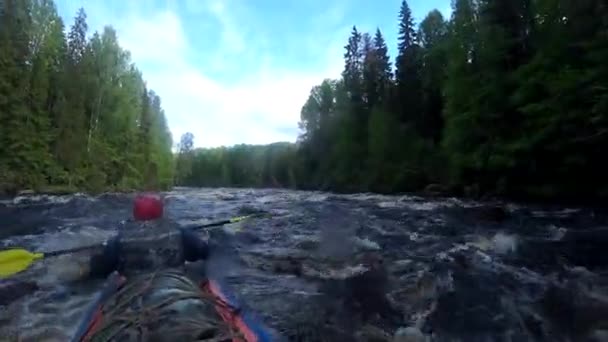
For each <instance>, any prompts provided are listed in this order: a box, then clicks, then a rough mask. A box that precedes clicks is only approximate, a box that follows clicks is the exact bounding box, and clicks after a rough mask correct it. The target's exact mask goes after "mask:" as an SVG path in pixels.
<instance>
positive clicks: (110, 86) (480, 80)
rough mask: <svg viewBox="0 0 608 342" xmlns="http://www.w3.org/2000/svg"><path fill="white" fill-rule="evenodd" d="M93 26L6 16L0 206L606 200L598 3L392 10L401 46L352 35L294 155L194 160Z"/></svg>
mask: <svg viewBox="0 0 608 342" xmlns="http://www.w3.org/2000/svg"><path fill="white" fill-rule="evenodd" d="M86 19H87V18H86V14H85V12H84V10H82V9H81V10H80V11H78V13H76V16H75V19H74V22H73V23H71V24H70V26H69V27H65V25H64V23H63V22H62V20H61V18H60V17H59V16H58V14H57V10H56V6H55V4H54V3H53V1H52V0H0V193H1V192H10V191H14V190H20V189H44V188H48V187H65V188H68V189H75V190H81V189H84V190H87V191H100V190H103V191H106V190H129V189H142V188H157V189H166V188H169V187H171V186H172V185H185V186H244V187H249V186H250V187H289V188H298V189H321V190H331V191H337V192H355V191H373V192H381V193H399V192H409V191H422V190H425V189H426V190H427V192H438V193H450V194H455V195H467V196H480V195H493V196H494V195H495V196H502V197H517V198H526V199H527V198H543V199H552V198H563V199H570V198H572V199H579V198H585V199H589V198H606V197H608V181H607V180H606V175H607V174H608V163H604V161H603V157H604V153H605V151H606V150H607V147H608V63H606V61H608V4H607V3H606V2H605V1H602V0H453V1H452V13H451V17H450V18H444V17H443V16H442V14H441V13H440V12H439V11H437V10H434V11H431V12H430V13H428V15H427V16H426V17H425V18H424V19H423V20H422V21H420V22H415V21H414V19H413V16H412V12H411V10H410V7H409V6H408V3H407V1H403V2H402V3H401V6H400V8H396V9H395V25H396V27H398V30H399V36H398V41H396V42H386V40H385V38H384V36H383V33H382V32H381V31H380V30H379V29H378V30H376V31H375V32H361V31H360V30H359V29H358V28H357V26H353V28H352V32H351V35H350V37H349V38H348V41H346V42H344V43H345V46H344V70H343V72H342V76H341V77H340V78H339V79H326V80H323V81H322V82H321V83H320V84H319V85H316V86H314V87H313V88H312V89H311V91H310V95H309V97H308V100H307V101H306V102H305V103H303V104H302V110H301V113H300V122H299V127H300V135H299V137H298V139H297V141H296V142H295V143H282V142H278V143H275V144H271V145H267V146H251V145H237V146H232V147H219V148H194V141H195V137H194V136H193V135H192V134H190V133H188V134H185V135H184V136H182V137H181V140H180V141H179V144H177V146H178V148H177V150H176V151H175V153H173V152H172V146H173V142H172V136H171V133H170V131H169V129H168V125H167V120H166V118H165V113H164V110H163V109H162V105H161V100H160V97H159V96H158V95H157V94H155V93H154V92H153V91H152V90H151V89H148V88H147V86H146V82H145V81H144V76H143V75H142V73H141V72H140V71H139V70H138V69H137V67H136V66H135V65H134V63H133V62H132V61H131V59H130V55H129V52H128V51H126V50H124V49H123V48H121V46H120V45H119V43H118V38H117V35H116V31H115V30H114V29H113V28H112V27H109V26H108V27H105V28H104V29H103V32H89V30H88V26H87V22H86ZM355 24H356V23H355ZM387 44H395V45H397V46H398V49H397V50H396V51H397V53H396V56H389V52H388V51H389V49H388V45H387ZM320 81H321V80H320ZM176 86H179V85H176ZM270 100H271V99H269V101H270Z"/></svg>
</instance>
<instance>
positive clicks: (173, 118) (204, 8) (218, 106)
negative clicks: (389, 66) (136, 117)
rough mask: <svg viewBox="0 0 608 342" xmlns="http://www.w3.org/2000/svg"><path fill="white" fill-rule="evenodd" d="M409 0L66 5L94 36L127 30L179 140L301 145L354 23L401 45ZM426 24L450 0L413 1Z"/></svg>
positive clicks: (124, 38)
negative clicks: (81, 12)
mask: <svg viewBox="0 0 608 342" xmlns="http://www.w3.org/2000/svg"><path fill="white" fill-rule="evenodd" d="M400 3H401V0H376V1H372V0H303V1H295V0H291V1H287V0H103V1H100V0H57V7H58V10H59V14H60V15H61V16H62V17H63V19H64V21H65V22H66V26H67V27H68V28H69V26H71V25H72V23H73V20H74V16H75V14H76V11H77V10H78V8H80V7H83V8H84V9H85V12H86V13H87V22H88V24H89V31H90V32H89V34H92V32H95V31H101V30H102V29H103V27H104V26H105V25H111V26H113V27H114V28H115V29H116V31H117V32H118V38H119V42H120V44H121V46H122V47H123V48H125V49H127V50H129V51H130V52H131V57H132V61H133V62H134V63H135V64H136V65H137V67H138V68H139V69H140V70H141V71H142V73H143V76H144V79H145V80H146V82H147V84H148V87H149V88H150V89H152V90H154V91H155V92H156V93H157V94H158V95H159V96H160V97H161V100H162V106H163V108H164V110H165V115H166V117H167V121H168V124H169V129H170V130H171V132H172V134H173V140H174V142H178V141H179V138H180V136H181V135H182V134H183V133H186V132H191V133H193V134H194V137H195V140H194V145H195V146H196V147H216V146H222V145H224V146H230V145H235V144H240V143H246V144H267V143H272V142H277V141H291V142H293V141H295V140H296V138H297V136H298V133H299V130H298V121H299V119H300V109H301V108H302V105H303V104H304V102H305V101H306V99H307V98H308V94H309V92H310V89H311V88H312V87H313V86H315V85H317V84H320V83H321V82H322V81H323V79H325V78H337V77H339V75H340V73H341V71H342V69H343V63H344V62H343V54H344V45H346V42H347V40H348V36H349V34H350V31H351V29H352V27H353V25H356V26H357V28H358V29H359V31H362V32H374V31H375V30H376V28H380V30H381V31H382V33H383V34H384V35H385V38H386V40H387V43H388V44H389V50H390V52H391V58H394V56H395V50H396V45H397V41H396V39H397V25H398V18H397V15H398V12H399V7H400ZM408 3H409V5H410V8H411V9H412V12H413V15H414V18H415V19H416V22H420V21H421V20H422V19H423V18H424V17H425V16H426V14H427V13H428V12H429V11H430V10H432V9H438V10H440V11H441V12H442V13H443V14H444V15H445V16H449V14H450V0H410V1H409V2H408Z"/></svg>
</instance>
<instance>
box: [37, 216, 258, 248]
mask: <svg viewBox="0 0 608 342" xmlns="http://www.w3.org/2000/svg"><path fill="white" fill-rule="evenodd" d="M255 216H257V215H249V216H243V217H239V218H237V219H234V218H232V219H227V220H222V221H216V222H212V223H206V224H203V225H197V226H194V227H186V228H185V229H192V230H198V229H203V228H210V227H216V226H223V225H225V224H229V223H235V222H239V221H242V220H244V219H246V218H250V217H255ZM101 245H102V244H95V245H88V246H80V247H74V248H70V249H61V250H58V251H52V252H47V253H44V257H45V258H48V257H54V256H59V255H64V254H71V253H76V252H82V251H86V250H89V249H93V248H98V247H100V246H101Z"/></svg>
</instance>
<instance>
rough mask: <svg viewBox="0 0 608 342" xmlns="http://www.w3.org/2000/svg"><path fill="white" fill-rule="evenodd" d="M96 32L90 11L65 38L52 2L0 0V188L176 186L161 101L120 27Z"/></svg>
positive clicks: (75, 23)
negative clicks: (122, 43) (133, 58)
mask: <svg viewBox="0 0 608 342" xmlns="http://www.w3.org/2000/svg"><path fill="white" fill-rule="evenodd" d="M87 30H88V27H87V23H86V14H85V13H84V10H82V9H80V10H79V11H78V13H77V16H76V18H75V21H74V24H73V25H72V26H71V28H70V29H69V33H68V34H67V38H66V35H65V33H64V25H63V22H62V20H61V18H60V17H59V15H58V14H57V10H56V6H55V4H54V2H53V1H52V0H27V1H24V0H20V1H17V0H6V1H1V2H0V123H1V124H0V164H1V165H2V170H1V171H2V172H1V173H0V192H1V191H6V190H18V189H22V188H33V189H42V188H49V187H59V188H65V189H76V188H80V189H87V190H93V191H102V190H107V189H134V188H141V187H148V188H158V187H165V188H166V187H169V186H171V184H172V170H173V162H172V159H173V156H172V152H171V145H172V141H171V136H170V134H169V132H168V129H167V125H166V121H165V118H164V113H163V111H162V108H161V107H160V99H159V98H158V97H157V96H156V95H154V94H153V93H152V92H150V94H148V91H147V90H145V85H144V81H143V79H142V76H141V74H140V72H139V71H138V70H137V69H136V68H135V66H134V65H133V64H132V63H131V61H130V58H129V53H128V52H127V51H125V50H123V49H122V48H121V47H120V46H119V44H118V38H117V36H116V32H115V31H114V30H113V29H112V28H111V27H106V28H104V30H103V32H102V33H101V34H100V33H98V32H96V33H94V34H93V36H92V37H91V39H87V38H86V36H87ZM144 94H145V95H144ZM144 112H145V113H144Z"/></svg>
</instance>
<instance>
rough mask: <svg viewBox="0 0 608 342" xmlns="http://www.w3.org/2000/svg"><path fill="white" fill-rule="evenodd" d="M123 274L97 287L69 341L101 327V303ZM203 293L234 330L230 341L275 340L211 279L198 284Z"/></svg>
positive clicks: (123, 280)
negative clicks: (209, 298) (101, 286)
mask: <svg viewBox="0 0 608 342" xmlns="http://www.w3.org/2000/svg"><path fill="white" fill-rule="evenodd" d="M126 282H127V280H126V278H125V277H123V276H121V275H118V274H116V273H115V274H113V275H112V276H110V278H109V279H108V281H107V282H106V285H105V286H104V288H103V289H102V290H100V291H99V292H98V294H97V296H96V298H95V300H94V301H93V303H92V305H91V307H89V310H88V311H87V313H86V314H85V317H84V320H83V321H82V323H81V325H80V327H79V328H78V329H77V331H76V334H75V335H74V338H73V339H72V342H84V341H89V340H90V337H91V336H92V334H93V333H95V332H96V331H97V329H99V328H100V325H101V323H102V322H103V306H104V303H105V302H106V301H107V300H108V298H110V296H112V295H113V294H114V293H116V292H117V291H118V290H120V289H121V287H122V286H123V285H124V284H126ZM199 287H200V289H201V292H202V293H203V294H207V295H210V296H212V297H213V298H214V302H215V310H216V312H217V313H218V315H219V316H220V317H221V318H222V320H223V321H224V322H225V323H226V324H227V325H228V326H229V327H230V328H231V330H233V331H235V332H236V334H235V337H233V338H232V341H233V342H271V341H276V338H274V337H273V336H272V335H273V334H272V333H271V332H270V330H269V329H268V328H267V327H266V326H265V325H263V324H262V323H261V321H259V320H258V319H257V317H255V316H254V315H253V314H252V313H251V312H249V311H248V310H242V308H241V307H240V306H239V305H238V304H237V301H236V300H235V299H234V297H233V296H232V295H231V294H230V293H228V292H227V291H226V289H225V288H226V287H225V286H221V285H220V284H219V283H218V282H216V281H214V280H206V281H203V282H202V283H201V284H200V285H199Z"/></svg>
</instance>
